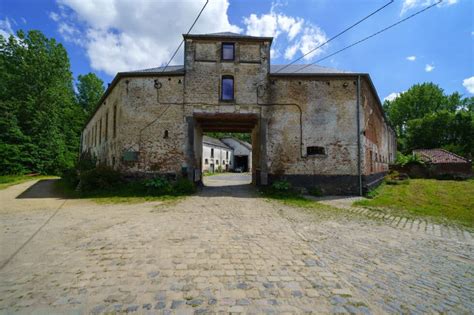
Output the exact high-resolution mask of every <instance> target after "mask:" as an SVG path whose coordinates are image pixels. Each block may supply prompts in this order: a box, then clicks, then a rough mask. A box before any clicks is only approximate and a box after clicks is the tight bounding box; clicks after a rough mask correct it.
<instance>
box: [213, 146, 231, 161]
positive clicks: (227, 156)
mask: <svg viewBox="0 0 474 315" xmlns="http://www.w3.org/2000/svg"><path fill="white" fill-rule="evenodd" d="M213 157H214V149H212V148H211V158H213ZM225 158H226V159H229V151H225Z"/></svg>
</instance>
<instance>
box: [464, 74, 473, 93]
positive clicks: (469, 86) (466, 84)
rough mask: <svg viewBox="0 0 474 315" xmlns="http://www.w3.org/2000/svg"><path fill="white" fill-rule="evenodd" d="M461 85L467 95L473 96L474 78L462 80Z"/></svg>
mask: <svg viewBox="0 0 474 315" xmlns="http://www.w3.org/2000/svg"><path fill="white" fill-rule="evenodd" d="M462 85H463V86H464V87H465V88H466V90H467V91H468V92H469V93H471V94H474V76H472V77H470V78H466V79H464V80H463V81H462Z"/></svg>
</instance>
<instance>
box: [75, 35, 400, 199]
mask: <svg viewBox="0 0 474 315" xmlns="http://www.w3.org/2000/svg"><path fill="white" fill-rule="evenodd" d="M184 38H185V54H184V59H185V62H184V66H173V67H169V68H167V69H163V68H155V69H148V70H142V71H136V72H126V73H119V74H118V75H117V76H116V77H115V79H114V81H113V82H112V84H111V85H110V86H109V88H108V89H107V91H106V93H105V95H104V96H103V98H102V100H101V105H100V106H99V107H98V109H97V111H96V112H95V114H94V115H93V117H92V118H91V119H90V121H89V122H88V123H87V125H86V127H85V129H84V131H83V142H82V150H83V151H86V150H89V151H91V152H92V153H93V154H95V155H96V156H97V157H98V159H99V161H100V162H101V163H105V164H108V165H111V166H113V167H115V168H117V169H119V170H121V171H123V172H125V173H130V174H171V175H173V174H174V175H176V176H188V177H189V178H190V179H192V180H194V181H200V180H201V169H202V165H201V164H202V134H203V132H205V131H236V132H251V133H252V142H253V143H252V148H253V158H252V163H253V165H252V175H253V176H252V177H253V182H254V183H255V184H262V185H266V184H270V183H271V182H272V181H274V180H277V179H281V178H285V179H287V180H289V181H291V182H293V183H294V184H295V185H297V186H304V187H307V188H309V187H310V186H318V187H320V188H321V189H322V190H323V191H325V192H326V193H331V194H332V193H337V194H357V193H358V192H359V189H360V183H361V182H362V185H363V186H364V189H365V188H368V187H369V186H371V185H374V184H376V183H377V181H378V180H379V179H380V178H381V176H382V175H383V174H384V173H385V172H386V171H387V170H388V164H389V163H390V162H392V161H393V160H394V158H395V152H396V141H395V134H394V132H393V130H392V129H391V128H390V127H389V126H388V124H387V122H386V119H385V117H384V114H383V111H382V107H381V104H380V100H379V98H378V96H377V94H376V91H375V88H374V86H373V84H372V82H371V80H370V77H369V76H368V75H367V74H359V73H347V72H341V71H335V70H333V69H328V68H323V67H319V66H311V67H308V68H306V69H305V70H304V71H302V70H301V71H299V70H298V69H296V71H293V70H292V69H294V66H293V67H289V68H287V69H286V70H285V71H279V69H281V67H279V66H270V46H271V41H272V39H271V38H265V37H250V36H240V35H235V34H230V33H218V34H209V35H186V36H184ZM222 43H232V44H233V45H234V46H233V47H234V58H233V60H230V61H227V60H226V61H224V60H221V57H222V52H221V48H222ZM278 67H279V68H278ZM282 70H283V69H282ZM289 70H291V71H289ZM223 76H227V77H232V78H233V82H234V83H233V90H234V97H233V99H232V100H222V99H221V96H222V95H221V89H222V78H223ZM114 113H115V114H114ZM358 120H359V127H358V123H357V121H358ZM358 131H359V132H358ZM359 148H360V149H359ZM360 181H361V182H360Z"/></svg>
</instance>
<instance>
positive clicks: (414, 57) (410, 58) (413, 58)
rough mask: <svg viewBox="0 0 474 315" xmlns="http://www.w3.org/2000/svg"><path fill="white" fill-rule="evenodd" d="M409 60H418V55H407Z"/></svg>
mask: <svg viewBox="0 0 474 315" xmlns="http://www.w3.org/2000/svg"><path fill="white" fill-rule="evenodd" d="M407 60H408V61H415V60H416V56H408V57H407Z"/></svg>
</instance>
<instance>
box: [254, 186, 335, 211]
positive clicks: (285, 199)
mask: <svg viewBox="0 0 474 315" xmlns="http://www.w3.org/2000/svg"><path fill="white" fill-rule="evenodd" d="M260 194H261V195H262V196H263V197H265V198H267V199H271V200H276V201H278V202H280V203H282V204H284V205H286V206H290V207H298V208H304V209H331V210H334V209H335V208H332V207H329V206H326V205H323V204H321V203H319V202H316V201H314V200H309V199H306V198H304V197H303V196H302V195H301V194H299V193H297V192H293V191H289V192H279V191H275V190H273V189H272V188H262V189H260Z"/></svg>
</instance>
